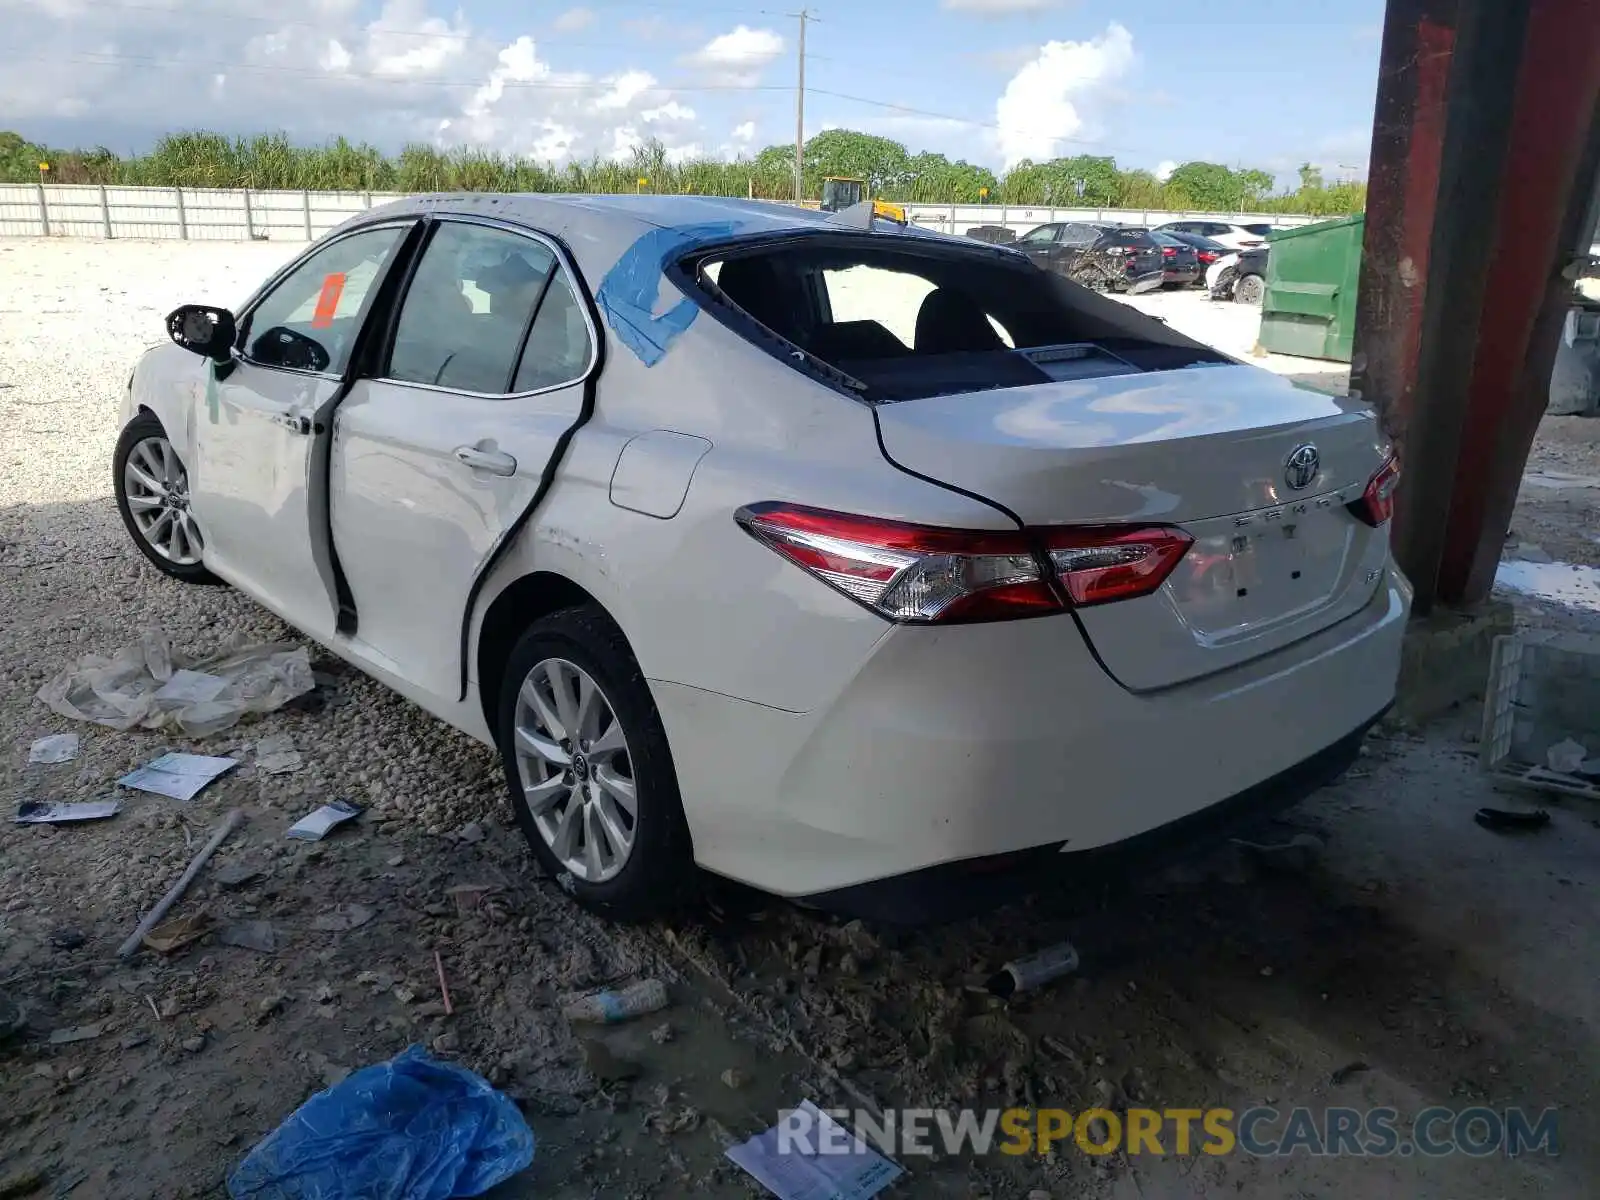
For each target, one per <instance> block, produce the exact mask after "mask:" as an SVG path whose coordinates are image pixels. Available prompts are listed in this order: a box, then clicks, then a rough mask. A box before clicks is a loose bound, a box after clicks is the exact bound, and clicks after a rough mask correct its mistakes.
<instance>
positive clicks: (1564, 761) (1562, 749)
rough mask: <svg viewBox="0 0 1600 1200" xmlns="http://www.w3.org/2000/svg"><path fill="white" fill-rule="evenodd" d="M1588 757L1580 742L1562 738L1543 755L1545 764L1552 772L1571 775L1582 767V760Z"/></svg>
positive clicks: (1587, 752)
mask: <svg viewBox="0 0 1600 1200" xmlns="http://www.w3.org/2000/svg"><path fill="white" fill-rule="evenodd" d="M1588 757H1589V751H1588V750H1587V749H1586V748H1585V747H1584V746H1583V744H1582V743H1580V742H1575V741H1573V740H1572V739H1571V738H1564V739H1563V740H1561V741H1559V742H1557V743H1556V744H1555V745H1554V746H1551V747H1550V749H1548V750H1546V751H1545V753H1544V759H1545V762H1546V763H1547V764H1548V765H1549V767H1550V769H1551V770H1552V771H1562V772H1565V773H1566V774H1569V775H1570V774H1571V773H1572V772H1574V771H1576V770H1577V769H1578V768H1579V767H1581V766H1582V765H1583V760H1584V759H1586V758H1588Z"/></svg>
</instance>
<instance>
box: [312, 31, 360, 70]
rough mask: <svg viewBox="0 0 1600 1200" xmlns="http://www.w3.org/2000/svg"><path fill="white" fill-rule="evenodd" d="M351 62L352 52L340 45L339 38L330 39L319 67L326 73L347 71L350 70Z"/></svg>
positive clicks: (318, 61) (318, 62)
mask: <svg viewBox="0 0 1600 1200" xmlns="http://www.w3.org/2000/svg"><path fill="white" fill-rule="evenodd" d="M351 62H352V55H351V54H350V51H348V50H346V49H345V48H344V46H342V45H341V44H340V42H339V39H338V38H330V39H329V40H328V48H327V50H326V51H325V52H324V53H323V55H322V57H321V58H320V59H318V60H317V65H318V66H320V67H321V68H322V69H323V70H324V71H346V70H349V68H350V63H351Z"/></svg>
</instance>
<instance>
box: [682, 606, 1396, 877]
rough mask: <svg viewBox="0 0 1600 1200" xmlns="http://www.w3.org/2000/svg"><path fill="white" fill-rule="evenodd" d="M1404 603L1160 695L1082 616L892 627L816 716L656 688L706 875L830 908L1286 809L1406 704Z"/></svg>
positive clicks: (1371, 609)
mask: <svg viewBox="0 0 1600 1200" xmlns="http://www.w3.org/2000/svg"><path fill="white" fill-rule="evenodd" d="M1408 605H1409V589H1408V588H1407V586H1406V585H1405V583H1404V581H1403V580H1402V579H1401V578H1400V577H1399V576H1398V575H1397V574H1392V575H1391V577H1390V579H1389V581H1388V586H1385V587H1380V588H1379V589H1378V591H1377V593H1376V594H1375V596H1374V598H1373V601H1372V603H1371V604H1369V605H1368V606H1367V607H1366V608H1364V609H1363V610H1361V611H1360V612H1359V613H1356V614H1354V615H1353V616H1351V617H1349V618H1347V619H1345V620H1344V621H1341V622H1340V623H1339V624H1337V625H1335V626H1333V627H1331V628H1329V629H1326V630H1323V631H1321V632H1320V633H1318V634H1316V635H1314V636H1312V637H1309V638H1306V639H1304V640H1303V641H1301V642H1298V643H1296V644H1294V645H1292V646H1289V647H1285V648H1284V649H1282V650H1279V651H1277V652H1275V653H1273V654H1269V655H1265V656H1263V657H1261V658H1259V659H1256V660H1254V661H1251V662H1249V663H1246V664H1244V665H1242V666H1239V667H1236V668H1232V669H1229V670H1226V671H1222V672H1219V673H1217V674H1215V675H1212V676H1208V677H1206V678H1204V679H1200V680H1196V681H1193V682H1191V683H1187V684H1183V685H1181V686H1177V687H1173V688H1168V689H1165V690H1163V691H1160V692H1154V693H1145V694H1135V693H1132V692H1129V691H1127V690H1125V689H1124V688H1122V687H1121V686H1120V685H1118V684H1117V683H1116V682H1115V681H1114V680H1112V679H1111V678H1110V677H1109V676H1108V675H1107V674H1106V673H1105V671H1104V670H1102V669H1101V667H1100V666H1099V664H1098V663H1097V662H1096V661H1095V660H1094V658H1093V656H1092V655H1091V654H1090V653H1089V650H1088V647H1087V645H1086V644H1085V642H1084V639H1083V637H1082V635H1081V634H1080V633H1079V631H1078V627H1077V625H1076V624H1075V623H1074V621H1073V620H1072V619H1071V618H1070V617H1068V616H1051V617H1043V618H1038V619H1035V620H1031V621H1015V622H1004V623H996V624H989V625H968V626H958V627H950V628H937V627H935V628H910V627H898V628H896V629H894V630H893V631H892V632H891V633H889V634H888V635H886V636H885V637H884V638H882V639H881V640H880V641H879V642H878V643H877V644H876V646H875V647H874V649H873V652H872V653H871V655H870V656H869V657H868V658H867V659H866V661H864V662H863V663H861V664H860V666H859V667H858V668H857V669H856V671H855V674H854V676H853V677H852V678H851V679H849V680H848V681H847V682H846V683H845V684H844V685H843V687H842V688H841V690H840V692H839V694H838V695H837V696H836V698H835V699H834V701H833V702H832V703H831V704H829V705H828V706H827V707H825V708H820V709H818V710H816V711H813V712H808V713H791V712H782V711H780V710H777V709H772V708H767V707H764V706H761V705H757V704H751V703H748V702H746V701H741V700H736V699H733V698H730V697H727V696H722V695H718V694H715V693H710V692H706V691H703V690H700V689H696V688H692V687H686V686H684V685H681V684H672V683H664V682H655V681H653V683H652V687H653V690H654V692H655V695H656V701H657V705H658V707H659V709H660V711H661V715H662V719H663V722H664V724H665V725H666V730H667V735H668V738H669V740H670V742H671V745H672V750H673V759H674V763H675V765H676V767H677V772H678V777H679V784H680V790H681V792H682V795H683V800H684V809H685V813H686V815H687V817H688V820H689V825H690V831H691V833H692V835H693V837H694V843H695V853H696V858H697V859H698V861H699V862H700V863H701V865H702V866H704V867H706V868H707V869H709V870H712V871H715V872H717V873H719V874H723V875H727V876H729V877H731V878H734V879H738V880H741V881H743V882H746V883H749V884H752V885H753V886H756V887H759V888H762V889H765V890H767V891H772V892H776V893H779V894H782V895H788V896H796V897H808V898H813V899H818V900H822V901H827V900H828V897H829V895H830V894H837V893H848V892H849V890H850V889H854V888H857V887H858V886H860V885H864V884H873V883H876V882H878V881H882V880H888V879H892V878H894V877H896V876H902V875H908V874H911V873H914V872H918V871H923V870H925V869H927V868H930V867H938V866H942V865H945V864H951V863H959V862H963V861H967V860H974V859H985V858H990V857H992V856H995V855H1006V854H1013V853H1016V852H1019V851H1029V850H1036V849H1037V848H1040V847H1044V848H1047V849H1048V850H1050V851H1052V852H1054V851H1055V850H1057V849H1060V848H1065V849H1066V850H1067V851H1069V853H1073V854H1075V853H1076V852H1077V851H1081V850H1092V849H1098V848H1101V847H1108V846H1113V845H1115V844H1117V843H1119V842H1124V841H1127V840H1129V839H1132V838H1136V837H1138V836H1140V835H1143V834H1147V833H1149V832H1150V831H1152V830H1158V829H1160V828H1162V827H1163V826H1167V825H1171V824H1173V823H1174V822H1178V821H1181V820H1183V819H1185V818H1188V817H1190V816H1192V815H1193V814H1196V813H1200V812H1202V811H1203V810H1207V809H1211V808H1213V807H1214V806H1216V805H1219V804H1222V803H1223V802H1225V801H1229V800H1230V799H1231V798H1235V797H1239V796H1241V795H1246V794H1249V795H1254V794H1255V793H1254V789H1257V788H1258V787H1263V786H1265V785H1267V784H1268V783H1270V782H1272V781H1279V783H1280V785H1281V788H1287V789H1289V792H1290V793H1292V792H1293V784H1294V782H1295V781H1296V780H1298V779H1301V778H1302V777H1301V776H1299V775H1294V774H1293V772H1295V771H1296V770H1297V769H1298V768H1300V767H1301V766H1302V765H1303V764H1306V763H1308V762H1311V761H1312V760H1316V762H1317V763H1319V764H1321V763H1323V761H1324V760H1322V759H1320V758H1319V756H1321V755H1323V754H1324V753H1325V752H1326V753H1333V748H1335V747H1338V746H1340V745H1341V744H1342V743H1344V742H1346V741H1347V740H1348V739H1351V738H1352V737H1354V736H1355V733H1356V732H1357V731H1360V730H1362V729H1364V728H1365V726H1366V725H1367V724H1368V723H1370V721H1371V720H1373V719H1374V715H1375V714H1377V713H1380V712H1381V711H1383V709H1384V708H1385V707H1386V706H1387V705H1388V704H1389V703H1390V702H1391V701H1392V699H1393V696H1394V684H1395V677H1396V674H1397V673H1398V669H1399V661H1400V643H1401V638H1402V636H1403V633H1404V626H1405V617H1406V611H1407V608H1408ZM1334 757H1337V754H1334ZM1318 769H1320V767H1319V768H1318ZM1307 770H1308V771H1309V775H1307V776H1305V777H1306V778H1310V777H1312V776H1315V775H1316V774H1317V770H1314V769H1311V768H1308V769H1307ZM1284 780H1287V782H1283V781H1284ZM1310 786H1311V787H1315V786H1317V784H1316V783H1313V784H1311V785H1310ZM1306 790H1309V788H1307V789H1306ZM1301 794H1303V792H1302V793H1301ZM1294 798H1296V797H1295V796H1294V795H1292V794H1290V795H1289V800H1288V801H1286V802H1292V800H1293V799H1294ZM1056 861H1057V862H1065V861H1070V860H1069V859H1061V858H1057V860H1056Z"/></svg>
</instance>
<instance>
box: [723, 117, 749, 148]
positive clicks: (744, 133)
mask: <svg viewBox="0 0 1600 1200" xmlns="http://www.w3.org/2000/svg"><path fill="white" fill-rule="evenodd" d="M728 136H729V137H731V138H733V140H734V141H735V142H739V143H742V144H743V145H746V146H748V145H749V144H750V143H751V142H753V141H755V140H756V123H755V122H754V121H745V122H743V123H742V124H739V125H735V126H734V127H733V132H732V133H731V134H729V135H728Z"/></svg>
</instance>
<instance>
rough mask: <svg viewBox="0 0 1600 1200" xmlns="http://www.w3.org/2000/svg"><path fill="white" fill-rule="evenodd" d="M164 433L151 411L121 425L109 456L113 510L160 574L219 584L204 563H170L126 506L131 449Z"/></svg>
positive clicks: (165, 432) (190, 580)
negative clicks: (120, 431)
mask: <svg viewBox="0 0 1600 1200" xmlns="http://www.w3.org/2000/svg"><path fill="white" fill-rule="evenodd" d="M166 436H167V431H166V430H165V429H164V428H162V425H161V422H160V421H159V420H157V419H156V417H155V415H154V414H152V413H147V412H142V413H140V414H139V415H138V416H136V417H134V418H133V420H131V421H129V422H128V424H127V425H126V426H125V427H124V428H123V430H122V436H121V437H119V438H118V439H117V448H116V450H115V451H114V452H113V453H112V455H111V490H112V492H113V494H115V496H116V498H117V511H118V512H119V513H121V514H122V523H123V525H124V526H126V527H127V530H128V536H129V537H131V538H132V539H133V544H134V545H135V546H137V547H138V548H139V552H140V553H141V554H143V555H144V556H145V557H146V558H147V559H149V560H150V561H151V562H152V563H153V564H154V565H155V567H156V569H157V570H158V571H160V572H161V573H162V574H163V575H170V576H171V577H172V578H173V579H178V580H181V581H183V582H184V583H200V584H220V583H221V582H222V580H220V579H218V578H217V577H216V576H215V575H213V574H212V573H211V572H210V571H208V570H206V569H205V567H204V565H202V564H200V563H177V562H173V561H172V560H171V559H170V558H167V557H165V556H164V555H162V554H161V553H160V552H159V551H157V550H156V549H155V547H153V546H152V545H151V544H150V543H149V541H148V540H147V539H146V538H145V536H144V534H143V533H141V532H140V531H139V526H138V524H137V523H136V522H135V521H134V519H133V513H132V511H131V510H130V509H129V507H128V492H127V479H126V469H127V465H128V456H129V455H130V454H132V453H133V448H134V447H135V446H137V445H138V444H139V443H140V442H142V441H144V440H145V439H146V438H152V437H159V438H165V437H166ZM185 470H187V467H185ZM202 532H204V531H202Z"/></svg>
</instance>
